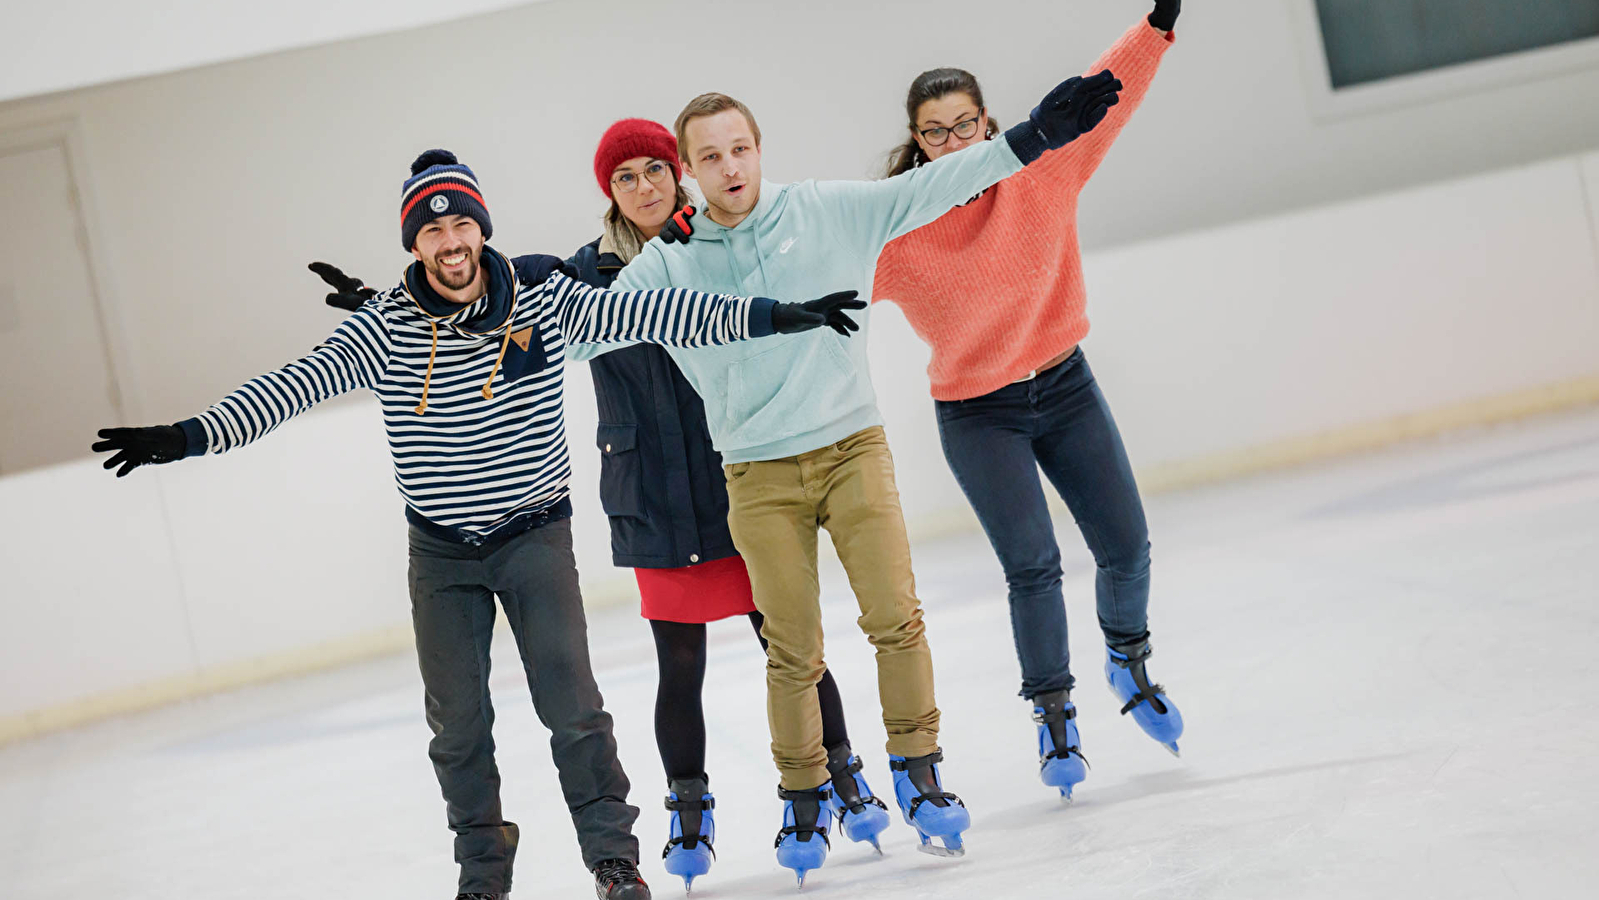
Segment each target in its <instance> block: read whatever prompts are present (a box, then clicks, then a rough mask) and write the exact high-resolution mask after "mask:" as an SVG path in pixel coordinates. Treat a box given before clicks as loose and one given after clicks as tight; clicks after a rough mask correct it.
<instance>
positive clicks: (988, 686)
mask: <svg viewBox="0 0 1599 900" xmlns="http://www.w3.org/2000/svg"><path fill="white" fill-rule="evenodd" d="M902 487H904V486H902ZM1149 512H1150V520H1151V528H1152V532H1153V538H1154V554H1155V563H1154V565H1155V568H1154V573H1155V576H1154V577H1155V582H1154V583H1155V592H1154V600H1153V603H1152V608H1151V612H1152V627H1153V630H1154V645H1155V648H1156V654H1155V657H1154V659H1153V660H1152V662H1151V671H1152V674H1153V675H1154V676H1155V678H1156V679H1158V680H1159V681H1161V682H1163V683H1165V684H1166V686H1167V687H1168V688H1169V689H1170V692H1171V696H1172V697H1173V698H1175V699H1176V700H1177V701H1178V702H1179V703H1180V704H1181V706H1182V710H1183V714H1184V718H1185V719H1186V720H1187V725H1188V730H1187V733H1186V734H1185V735H1184V736H1183V739H1182V746H1183V758H1182V759H1181V760H1176V759H1173V758H1172V757H1170V756H1169V755H1167V753H1166V752H1165V751H1164V750H1163V749H1161V748H1160V747H1159V746H1158V745H1156V744H1155V743H1154V742H1152V741H1150V740H1148V739H1147V738H1145V737H1144V736H1143V735H1142V734H1141V733H1140V732H1139V731H1138V730H1137V728H1136V727H1135V726H1134V725H1133V723H1132V722H1131V721H1130V720H1126V719H1123V718H1122V717H1120V716H1118V715H1117V712H1116V710H1117V704H1116V703H1115V702H1114V701H1113V700H1112V699H1111V698H1110V696H1109V694H1108V693H1107V692H1106V690H1105V689H1104V685H1103V682H1102V681H1101V680H1100V677H1099V675H1098V672H1099V667H1100V664H1101V653H1102V650H1101V645H1100V642H1099V639H1098V635H1097V633H1096V629H1095V628H1094V627H1093V621H1094V620H1093V602H1092V575H1093V569H1092V563H1091V560H1090V559H1089V557H1088V554H1087V552H1086V551H1085V550H1083V549H1082V545H1081V541H1080V539H1079V537H1078V536H1077V534H1076V532H1075V530H1074V528H1073V526H1072V524H1071V522H1069V521H1061V522H1060V523H1059V526H1060V529H1061V542H1062V546H1063V547H1064V548H1065V550H1066V558H1067V561H1068V565H1069V570H1068V572H1067V584H1066V589H1067V596H1068V603H1069V606H1070V610H1071V615H1072V624H1073V626H1074V628H1075V631H1074V632H1073V638H1072V645H1073V648H1074V650H1075V651H1076V653H1077V657H1076V665H1075V667H1074V668H1075V671H1076V673H1077V675H1078V677H1079V679H1080V684H1079V688H1078V691H1077V694H1076V698H1077V700H1078V703H1079V707H1080V709H1081V714H1080V715H1081V717H1080V718H1079V720H1078V721H1079V723H1080V725H1081V728H1082V736H1083V746H1084V750H1085V751H1086V753H1087V756H1088V759H1089V760H1090V762H1091V763H1092V764H1093V770H1092V771H1091V773H1090V774H1089V778H1088V780H1087V781H1086V782H1085V783H1084V784H1082V785H1081V786H1080V787H1079V788H1078V790H1077V801H1076V803H1075V805H1073V806H1071V807H1064V806H1063V805H1062V804H1061V802H1060V801H1059V799H1057V797H1056V793H1055V791H1054V790H1053V789H1049V788H1045V787H1044V786H1042V785H1041V784H1039V783H1038V780H1037V776H1036V767H1037V763H1036V759H1035V756H1034V753H1035V751H1034V749H1033V726H1032V723H1031V722H1030V721H1029V719H1028V710H1027V708H1026V707H1025V705H1024V704H1023V702H1022V701H1021V700H1019V699H1017V698H1016V696H1015V691H1016V681H1017V677H1018V675H1017V665H1016V661H1015V656H1014V653H1013V651H1012V649H1011V636H1010V625H1009V622H1008V620H1007V617H1006V612H1005V601H1004V587H1003V582H1002V579H1001V577H1000V573H999V568H998V565H997V563H996V562H995V561H994V559H993V556H992V554H991V552H990V551H989V549H988V546H987V544H986V542H985V541H984V540H983V538H982V537H981V535H975V534H974V535H970V536H967V537H963V538H961V539H958V540H951V541H946V542H942V543H938V544H929V545H923V546H919V547H917V548H916V562H917V573H918V576H919V583H920V590H921V595H922V597H923V599H924V601H925V603H926V606H927V610H928V623H929V629H930V634H931V638H932V641H933V649H934V654H935V660H936V664H937V667H938V677H939V692H938V695H939V700H940V704H941V706H942V709H943V713H944V736H943V747H944V751H945V754H946V757H947V762H946V763H945V765H944V768H943V771H944V776H945V779H946V781H947V783H948V786H949V787H950V788H951V789H952V790H954V791H956V792H957V793H959V794H961V795H962V796H963V797H964V798H965V799H966V802H967V804H968V805H969V807H970V808H971V810H972V813H973V825H972V829H971V831H970V832H968V833H967V836H966V837H967V847H968V849H969V852H968V853H967V855H966V856H965V858H963V859H959V860H942V859H935V858H932V857H929V856H926V855H924V854H921V853H916V852H914V848H915V844H916V839H915V836H914V834H913V833H912V832H911V830H910V829H909V828H907V827H905V826H904V825H903V824H902V823H900V822H899V821H898V820H897V819H896V822H895V824H894V825H893V826H892V827H891V828H890V829H889V831H888V832H886V833H885V834H884V836H883V837H884V850H885V852H886V853H887V856H886V858H882V859H879V858H877V857H876V856H875V854H873V853H872V852H871V850H870V848H868V847H865V846H864V845H854V844H849V843H848V842H846V841H843V840H842V839H839V840H835V842H834V849H833V853H832V856H831V858H830V859H829V860H828V863H827V865H826V866H825V867H824V868H822V869H820V870H817V871H815V872H812V873H811V874H810V876H809V877H808V878H807V879H806V881H807V884H806V887H805V891H804V895H806V896H818V897H841V898H842V897H848V898H854V897H871V898H880V900H894V898H911V897H915V898H924V897H951V898H955V897H959V898H992V900H997V898H1009V897H1033V896H1069V897H1071V898H1073V900H1089V898H1099V897H1105V898H1112V897H1114V898H1128V897H1226V898H1250V897H1270V898H1274V900H1276V898H1284V897H1293V898H1319V897H1328V898H1332V897H1337V898H1349V897H1449V898H1471V897H1518V896H1525V897H1533V896H1543V897H1571V896H1586V895H1588V892H1589V891H1591V890H1592V886H1593V885H1594V884H1595V883H1596V881H1599V853H1596V852H1595V848H1596V847H1599V842H1596V841H1595V832H1596V828H1595V824H1594V823H1595V814H1594V809H1595V803H1596V801H1599V789H1596V788H1599V778H1596V776H1595V774H1594V769H1595V762H1594V749H1595V748H1596V747H1599V726H1596V724H1595V712H1596V703H1595V699H1594V698H1595V691H1596V689H1599V675H1596V667H1595V663H1594V655H1595V652H1596V647H1595V636H1596V631H1599V629H1596V627H1595V624H1596V622H1595V620H1596V617H1599V602H1596V601H1599V411H1587V412H1583V413H1579V414H1574V415H1567V416H1562V417H1556V418H1550V419H1542V420H1538V421H1535V422H1531V423H1527V424H1523V425H1519V426H1515V427H1507V428H1502V429H1495V430H1488V431H1479V432H1475V433H1472V434H1468V435H1463V436H1462V435H1457V436H1454V437H1452V438H1449V439H1446V440H1438V441H1430V442H1425V443H1421V444H1413V445H1409V446H1407V447H1404V448H1401V449H1398V450H1394V451H1391V452H1386V453H1382V454H1377V455H1373V456H1368V457H1362V458H1358V459H1353V460H1349V461H1345V462H1341V463H1337V464H1334V465H1330V466H1325V467H1322V468H1318V469H1312V470H1299V471H1295V472H1289V473H1283V474H1278V475H1272V476H1267V477H1260V478H1255V479H1251V480H1248V481H1243V482H1236V483H1233V484H1229V485H1223V486H1219V487H1215V488H1211V489H1206V490H1199V491H1192V492H1186V493H1182V494H1175V495H1166V496H1161V497H1156V498H1153V500H1152V502H1151V503H1150V504H1149ZM825 591H826V598H825V606H826V613H827V632H828V634H829V636H830V637H831V638H832V643H831V645H830V648H829V649H830V654H829V661H830V663H831V665H832V666H833V668H834V671H835V673H836V674H837V676H838V680H839V684H840V686H841V687H842V689H843V692H844V697H845V702H846V704H847V707H848V710H849V713H850V726H851V728H852V731H853V738H854V743H855V746H856V748H857V749H858V750H859V751H861V752H862V753H863V755H864V756H865V758H866V759H867V762H868V769H867V775H868V777H869V778H870V779H871V782H872V784H873V785H874V787H876V788H877V790H878V791H879V792H880V793H885V794H888V793H891V790H890V778H889V774H888V771H887V766H886V764H885V762H884V757H883V752H882V741H883V732H882V728H881V725H880V723H879V722H878V721H877V707H876V703H875V678H874V675H873V670H872V661H871V654H870V650H869V648H868V647H867V645H866V643H865V641H864V639H863V638H861V637H860V635H859V632H858V631H857V630H856V629H855V626H854V622H853V618H854V613H855V611H854V609H853V606H852V602H851V599H850V597H849V595H848V594H847V593H846V592H845V585H844V582H843V580H842V577H841V575H840V573H839V572H837V571H836V570H833V571H831V572H829V573H828V574H827V576H826V578H825ZM40 602H69V600H68V599H67V598H55V599H54V600H48V599H47V598H40ZM328 602H329V603H337V602H338V598H337V597H330V598H328ZM396 602H397V603H403V602H404V598H396ZM590 628H591V641H592V645H593V648H594V653H595V656H596V659H597V667H598V674H599V678H600V681H601V685H602V687H603V689H604V691H605V695H606V698H607V700H608V705H609V707H610V709H611V710H612V711H613V713H614V714H615V715H616V718H617V734H618V739H619V741H620V743H621V747H622V754H623V760H624V763H625V764H626V766H627V769H628V771H629V773H630V774H631V775H632V777H633V780H634V793H633V798H632V799H633V801H634V802H635V803H636V804H637V805H638V806H639V807H640V808H641V809H642V810H643V813H642V816H641V818H640V822H639V828H638V833H639V835H640V837H641V840H642V853H643V857H644V863H643V866H644V872H645V877H646V878H647V879H648V880H649V881H650V883H651V885H652V887H653V889H654V891H655V895H656V896H657V897H674V896H681V891H682V886H681V882H680V881H678V879H675V878H672V877H670V876H668V875H666V873H665V872H664V871H663V870H662V869H661V866H660V847H661V845H662V843H663V841H664V832H665V826H666V813H665V811H664V810H662V809H661V805H660V804H661V801H660V797H661V795H662V791H663V789H664V779H663V776H662V774H661V771H660V766H659V762H658V760H657V757H656V755H655V748H654V742H653V738H652V735H651V730H650V729H651V724H650V723H651V709H652V701H653V692H654V687H655V672H654V664H653V650H652V646H651V644H650V642H649V636H648V631H647V629H646V626H645V625H644V623H643V621H642V620H640V619H639V618H638V617H637V615H636V613H635V612H634V611H633V610H631V609H611V610H604V611H600V612H596V613H595V614H594V615H593V616H592V618H591V621H590ZM41 640H59V641H61V642H62V645H63V652H70V639H69V638H68V637H67V636H48V635H46V636H41ZM495 649H496V657H495V658H496V659H497V660H498V663H499V667H498V669H497V670H496V675H495V677H494V680H493V687H494V690H495V696H496V699H497V700H498V713H499V720H498V729H497V738H498V741H499V746H500V764H501V770H502V774H503V776H504V780H505V787H504V796H505V807H506V810H507V815H508V817H509V818H511V819H513V820H515V821H517V822H518V823H519V824H520V825H521V829H522V846H521V849H520V852H519V855H518V860H517V862H518V869H517V881H516V889H515V893H514V896H515V897H517V898H519V900H532V898H554V897H563V898H565V897H586V896H591V887H590V880H589V877H588V874H587V873H586V872H585V871H584V870H583V868H582V866H581V863H580V862H579V860H578V857H577V853H576V845H575V841H574V839H573V836H572V829H571V825H570V821H569V819H568V818H567V816H566V813H565V810H564V808H563V807H562V806H561V804H560V803H559V799H558V798H559V794H558V792H557V789H556V784H555V776H554V772H553V770H552V768H551V766H550V763H549V753H548V749H547V744H546V735H545V733H544V732H543V730H542V729H541V728H540V726H539V725H538V722H537V720H536V719H535V717H534V715H533V711H532V709H531V707H530V704H529V702H528V700H527V694H526V687H525V685H524V684H523V682H522V680H521V676H520V670H519V667H518V666H517V665H516V663H515V654H514V648H512V647H511V645H510V644H509V643H508V642H504V641H502V642H501V643H500V644H499V645H497V646H496V648H495ZM707 681H708V684H707V688H706V697H705V705H706V709H707V714H708V718H709V736H710V759H709V768H710V772H711V778H712V782H711V786H712V788H713V790H714V791H715V792H716V794H717V799H718V805H717V816H718V824H719V831H720V841H719V845H718V847H717V851H718V854H719V856H718V861H717V863H716V865H715V867H714V868H713V869H712V870H711V873H710V874H709V875H706V876H704V877H702V878H700V879H698V881H697V882H696V885H695V890H694V897H696V898H707V900H713V898H744V897H793V896H795V888H794V878H793V876H792V875H791V874H790V873H789V872H787V871H786V870H783V869H780V868H778V866H777V865H776V863H775V862H774V860H773V855H772V836H773V834H774V833H775V830H776V828H777V825H778V819H779V815H780V805H779V801H778V800H777V799H776V796H775V775H774V772H773V771H772V769H771V766H770V761H769V758H768V756H767V737H766V724H765V713H764V703H763V694H762V680H761V656H760V653H759V650H758V647H757V645H756V643H755V641H754V640H753V637H752V636H751V634H750V632H749V628H748V626H747V625H745V624H744V623H742V622H728V623H722V624H720V625H717V626H713V628H712V650H711V668H710V673H709V676H708V679H707ZM427 737H428V732H427V728H426V726H425V724H424V723H423V721H422V714H421V687H420V682H419V680H418V677H417V675H416V671H415V663H414V660H412V659H410V658H391V659H387V660H380V661H377V662H373V663H370V664H366V665H362V666H357V667H352V668H347V669H344V670H340V671H337V672H333V673H329V674H325V675H320V676H315V677H308V678H301V679H296V680H293V681H286V682H281V683H278V684H272V685H266V686H262V687H258V688H252V689H248V690H242V691H236V692H232V693H228V694H225V695H220V696H215V697H209V698H205V699H203V700H198V701H194V702H190V703H187V704H184V705H182V706H178V707H173V708H169V709H164V710H160V711H157V712H153V713H150V714H146V715H141V716H135V717H128V718H125V719H121V720H117V721H112V722H106V723H102V724H100V725H97V726H94V727H90V728H84V729H79V730H77V731H73V732H68V733H63V734H58V735H54V736H51V737H48V738H44V739H40V740H34V741H30V742H26V743H20V744H15V745H12V746H10V747H7V748H3V749H0V874H3V877H0V895H4V896H6V897H16V898H47V897H48V898H55V897H64V896H71V897H115V898H124V900H135V898H151V900H154V898H162V900H169V898H189V897H194V898H200V897H204V898H207V900H217V898H265V897H301V898H312V897H321V896H330V897H331V896H338V897H357V898H367V897H371V898H387V900H438V898H447V897H451V896H453V894H454V877H455V875H454V872H455V869H454V865H453V863H452V862H451V858H450V835H449V833H448V832H447V831H446V830H445V827H444V821H443V819H444V809H443V804H442V802H441V801H440V800H439V795H438V787H437V785H436V783H435V782H434V780H433V774H432V770H431V769H430V767H429V764H428V761H427V758H426V755H425V749H426V747H425V745H426V741H427ZM1585 848H1586V849H1585ZM1584 885H1586V886H1587V887H1584Z"/></svg>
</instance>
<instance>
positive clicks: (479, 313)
mask: <svg viewBox="0 0 1599 900" xmlns="http://www.w3.org/2000/svg"><path fill="white" fill-rule="evenodd" d="M478 265H480V266H482V267H483V276H484V278H483V280H484V282H485V284H486V285H487V288H488V289H487V290H486V291H485V292H484V294H483V296H482V297H480V298H478V299H477V300H474V301H473V302H471V303H468V304H465V305H462V304H460V303H455V302H453V301H450V300H446V299H445V298H443V297H441V296H439V293H438V292H437V291H435V290H433V286H432V285H431V284H429V283H428V278H427V271H426V269H424V268H423V266H422V262H421V260H418V261H416V262H414V263H411V265H410V266H409V267H408V268H407V269H406V270H405V280H404V281H403V282H402V285H403V287H404V289H405V295H406V296H407V297H409V298H410V299H411V302H412V303H414V304H415V305H416V308H417V309H418V310H419V311H420V312H421V313H422V315H423V316H425V317H426V318H427V320H428V324H429V325H431V326H432V331H433V342H432V347H431V349H430V350H429V351H428V367H427V372H426V374H424V375H423V376H422V399H421V400H420V401H419V402H418V403H417V405H416V414H417V415H419V416H420V415H425V414H426V413H427V408H428V392H429V390H430V388H431V387H432V385H433V363H434V360H435V359H437V357H438V353H439V327H440V326H441V325H442V326H443V327H444V328H445V329H447V331H448V332H449V333H450V334H453V335H455V337H456V339H457V340H460V341H463V342H467V343H479V344H486V343H489V342H490V341H494V340H498V342H499V345H500V353H499V356H498V357H496V358H495V360H494V367H493V368H492V369H490V370H489V378H488V380H487V381H485V382H483V388H482V393H483V397H484V398H485V399H488V400H493V399H494V377H495V376H496V375H498V374H499V373H500V365H501V364H502V363H504V362H505V351H506V350H507V349H508V348H509V347H510V346H511V328H510V324H511V322H512V321H513V320H514V319H515V318H516V271H515V269H513V268H512V266H511V261H510V260H508V259H506V258H505V257H504V256H501V255H500V253H499V251H497V250H495V249H494V248H492V247H490V246H489V245H487V244H484V245H483V254H482V257H481V259H480V260H479V261H478Z"/></svg>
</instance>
